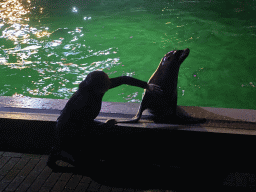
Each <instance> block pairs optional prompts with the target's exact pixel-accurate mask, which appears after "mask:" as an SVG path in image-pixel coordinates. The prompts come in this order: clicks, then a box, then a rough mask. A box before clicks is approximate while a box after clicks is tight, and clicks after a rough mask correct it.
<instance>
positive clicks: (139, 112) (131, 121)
mask: <svg viewBox="0 0 256 192" xmlns="http://www.w3.org/2000/svg"><path fill="white" fill-rule="evenodd" d="M143 111H144V108H143V107H142V105H140V108H139V111H138V113H137V114H136V115H135V116H134V117H133V118H132V119H130V120H125V121H117V123H137V122H138V121H139V120H140V118H141V115H142V112H143Z"/></svg>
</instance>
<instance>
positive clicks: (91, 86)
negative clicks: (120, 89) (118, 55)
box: [47, 71, 162, 172]
mask: <svg viewBox="0 0 256 192" xmlns="http://www.w3.org/2000/svg"><path fill="white" fill-rule="evenodd" d="M122 84H128V85H132V86H137V87H141V88H144V89H147V90H148V91H152V92H155V93H156V94H158V93H161V91H162V90H161V89H160V87H159V86H157V85H154V84H148V83H147V82H144V81H141V80H138V79H135V78H133V77H129V76H121V77H116V78H109V77H108V75H107V74H106V73H105V72H103V71H93V72H91V73H89V74H88V75H87V77H86V78H85V80H84V81H82V82H81V83H80V84H79V89H78V90H77V91H76V92H75V93H74V94H73V95H72V97H71V98H70V99H69V101H68V102H67V104H66V105H65V107H64V109H63V110H62V111H61V114H60V116H59V117H58V120H57V125H56V128H55V137H56V138H55V144H54V146H53V148H52V150H51V153H50V156H49V158H48V162H47V165H48V166H49V167H50V168H51V169H52V170H53V171H55V172H63V171H64V172H65V171H66V170H67V169H66V168H64V167H61V166H58V165H56V161H57V160H63V161H65V162H68V163H70V164H72V165H74V166H76V165H77V161H76V157H75V156H73V155H71V153H72V154H83V153H79V152H81V150H82V149H83V148H85V147H88V146H86V145H85V146H84V145H81V144H83V141H84V140H85V138H86V137H89V136H88V135H87V136H86V128H88V127H90V128H93V127H95V126H105V127H109V128H111V127H114V126H115V124H116V123H117V122H116V120H115V119H109V120H107V121H106V122H105V123H101V122H97V121H95V120H94V119H95V118H96V117H97V116H98V114H99V112H100V109H101V103H102V97H103V95H104V94H105V92H106V91H108V90H109V89H112V88H114V87H117V86H119V85H122ZM66 149H69V150H68V151H72V152H71V153H70V152H67V150H66ZM85 151H87V150H85ZM81 158H82V155H81Z"/></svg>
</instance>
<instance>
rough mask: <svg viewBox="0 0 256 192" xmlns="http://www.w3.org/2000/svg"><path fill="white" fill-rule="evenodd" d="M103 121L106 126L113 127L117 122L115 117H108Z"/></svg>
mask: <svg viewBox="0 0 256 192" xmlns="http://www.w3.org/2000/svg"><path fill="white" fill-rule="evenodd" d="M105 123H106V125H107V127H113V126H114V125H115V124H117V121H116V120H115V119H108V120H107V121H106V122H105Z"/></svg>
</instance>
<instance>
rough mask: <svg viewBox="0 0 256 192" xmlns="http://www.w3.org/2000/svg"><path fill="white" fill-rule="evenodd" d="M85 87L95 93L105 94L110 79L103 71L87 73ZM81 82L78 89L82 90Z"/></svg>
mask: <svg viewBox="0 0 256 192" xmlns="http://www.w3.org/2000/svg"><path fill="white" fill-rule="evenodd" d="M85 82H86V87H87V88H88V89H90V90H92V91H94V92H97V93H105V92H106V91H107V90H108V89H109V87H110V84H111V82H110V79H109V77H108V75H107V74H106V73H105V72H103V71H93V72H91V73H89V74H88V75H87V77H86V79H85ZM83 86H84V84H83V82H82V83H80V85H79V88H83Z"/></svg>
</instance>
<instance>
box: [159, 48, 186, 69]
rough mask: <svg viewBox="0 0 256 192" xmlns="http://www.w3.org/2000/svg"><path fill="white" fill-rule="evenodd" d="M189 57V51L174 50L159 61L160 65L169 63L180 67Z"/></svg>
mask: <svg viewBox="0 0 256 192" xmlns="http://www.w3.org/2000/svg"><path fill="white" fill-rule="evenodd" d="M188 55H189V49H188V48H187V49H184V50H174V51H170V52H169V53H167V54H166V55H165V56H164V57H163V59H162V60H161V64H162V65H166V64H168V63H170V62H172V63H174V64H175V65H180V64H181V63H182V62H183V61H184V60H185V59H186V58H187V56H188Z"/></svg>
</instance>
